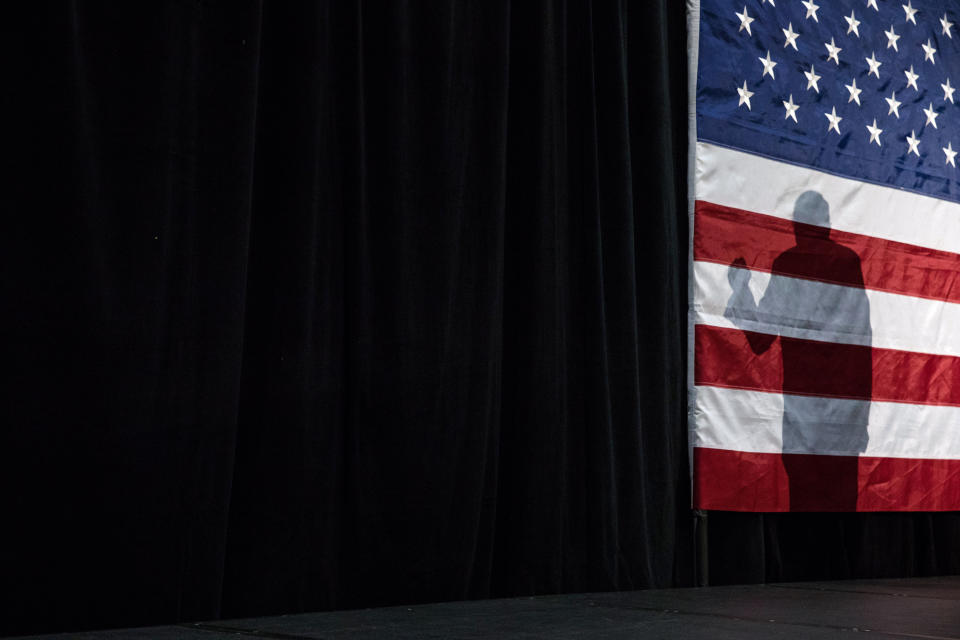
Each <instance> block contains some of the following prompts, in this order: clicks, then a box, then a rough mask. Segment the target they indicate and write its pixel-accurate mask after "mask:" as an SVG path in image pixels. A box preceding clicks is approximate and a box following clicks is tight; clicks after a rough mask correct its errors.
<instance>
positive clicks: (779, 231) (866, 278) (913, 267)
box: [693, 200, 960, 302]
mask: <svg viewBox="0 0 960 640" xmlns="http://www.w3.org/2000/svg"><path fill="white" fill-rule="evenodd" d="M819 233H822V230H819V232H818V227H815V226H812V225H808V224H802V223H794V222H792V221H790V220H784V219H782V218H777V217H774V216H769V215H765V214H761V213H754V212H751V211H744V210H742V209H733V208H731V207H724V206H721V205H717V204H713V203H710V202H705V201H700V200H698V201H697V203H696V212H695V223H694V239H693V256H694V259H695V260H700V261H703V262H715V263H718V264H731V263H733V261H734V260H736V259H738V258H742V259H743V260H745V261H746V266H747V267H749V268H750V269H753V270H755V271H766V272H769V273H778V274H781V275H788V276H793V277H799V278H808V279H812V280H822V281H824V282H831V283H834V284H843V285H848V286H855V287H865V288H867V289H876V290H878V291H889V292H892V293H900V294H905V295H910V296H915V297H918V298H930V299H934V300H946V301H949V302H960V280H958V278H957V274H958V273H960V255H958V254H955V253H949V252H946V251H937V250H935V249H928V248H926V247H918V246H916V245H910V244H905V243H903V242H894V241H892V240H883V239H880V238H874V237H871V236H865V235H860V234H856V233H848V232H845V231H837V230H835V229H833V230H831V231H830V240H831V242H824V241H817V240H816V237H817V236H818V235H819ZM796 234H800V236H802V237H804V238H808V239H809V240H808V246H806V247H805V248H804V251H803V252H800V253H801V255H793V256H791V258H792V259H791V260H790V261H789V264H785V263H784V261H781V264H780V265H778V268H776V269H775V268H774V260H776V259H777V257H779V256H781V255H783V253H784V252H785V251H787V250H788V249H791V248H793V247H795V246H796V245H797V239H796ZM837 244H839V245H841V246H844V247H847V248H848V249H851V250H853V251H854V252H855V253H856V254H857V255H858V256H859V257H860V262H861V268H862V282H861V281H859V279H860V274H859V273H857V271H858V270H857V269H856V268H850V265H849V264H841V263H840V260H841V257H838V255H837V253H836V252H835V251H831V250H830V249H831V248H835V247H836V245H837ZM831 261H832V262H833V263H834V264H831Z"/></svg>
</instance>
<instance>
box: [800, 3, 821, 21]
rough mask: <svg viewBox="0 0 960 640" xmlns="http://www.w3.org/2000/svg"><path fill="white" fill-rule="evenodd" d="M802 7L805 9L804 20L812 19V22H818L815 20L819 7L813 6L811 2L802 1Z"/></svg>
mask: <svg viewBox="0 0 960 640" xmlns="http://www.w3.org/2000/svg"><path fill="white" fill-rule="evenodd" d="M803 6H805V7H806V8H807V15H806V16H804V17H805V18H813V21H814V22H820V20H819V19H818V18H817V9H819V8H820V5H816V4H813V0H803Z"/></svg>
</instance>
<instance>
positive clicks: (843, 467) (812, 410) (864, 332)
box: [724, 191, 873, 511]
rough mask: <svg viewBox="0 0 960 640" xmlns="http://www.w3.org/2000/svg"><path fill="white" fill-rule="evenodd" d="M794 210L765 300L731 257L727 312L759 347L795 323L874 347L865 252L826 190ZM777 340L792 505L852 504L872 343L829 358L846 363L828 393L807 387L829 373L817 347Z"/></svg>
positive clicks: (829, 338)
mask: <svg viewBox="0 0 960 640" xmlns="http://www.w3.org/2000/svg"><path fill="white" fill-rule="evenodd" d="M793 219H794V222H793V227H794V236H795V238H796V246H793V247H791V248H790V249H787V250H786V251H784V252H783V253H781V254H780V255H779V256H777V258H776V259H775V260H774V262H773V266H772V269H771V274H772V275H771V278H770V283H769V284H768V285H767V288H766V290H765V291H764V293H763V296H762V297H761V299H760V302H759V303H756V302H755V301H754V297H753V294H752V293H751V292H750V289H749V282H750V271H749V270H748V269H746V268H745V267H746V266H747V265H746V262H745V261H744V260H743V259H742V258H738V259H737V260H735V261H734V263H733V264H732V265H731V267H730V269H729V271H728V274H727V277H728V279H729V281H730V284H731V286H732V287H733V294H732V295H731V297H730V300H729V302H728V304H727V309H726V311H725V313H724V315H725V316H726V317H727V318H728V319H730V320H731V321H733V322H734V324H735V325H736V326H737V327H738V328H740V329H741V330H744V331H745V335H746V337H747V339H748V341H749V343H750V348H751V349H752V350H753V352H754V353H756V354H758V355H759V354H761V353H763V352H765V351H766V350H767V349H769V348H770V346H771V345H772V344H773V341H774V340H776V339H778V335H779V334H780V332H781V331H783V330H785V329H790V328H794V329H802V330H806V331H805V334H806V335H810V336H815V338H814V339H817V340H821V341H824V342H834V341H838V342H847V341H848V340H849V341H850V342H853V343H855V344H860V345H865V346H867V347H869V346H870V343H871V336H872V331H871V326H870V302H869V300H868V299H867V295H866V291H865V290H864V288H863V271H862V269H861V263H860V257H859V256H858V255H857V254H856V252H854V251H853V250H851V249H849V248H847V247H844V246H842V245H840V244H837V243H836V242H834V241H832V240H831V239H830V206H829V204H828V203H827V201H826V200H825V199H824V198H823V196H822V195H821V194H820V193H818V192H816V191H807V192H805V193H803V194H801V195H800V197H799V198H797V201H796V203H795V204H794V213H793ZM817 282H819V283H843V284H842V285H841V284H829V285H828V286H822V285H817V284H815V283H817ZM745 321H747V322H745ZM748 328H752V329H754V330H753V331H748V330H747V329H748ZM757 328H760V331H759V332H758V331H756V329H757ZM787 333H790V332H789V331H787ZM779 340H780V347H781V352H782V358H783V360H782V367H783V427H782V438H783V440H782V442H783V464H784V469H785V471H786V474H787V477H788V478H789V492H790V494H789V495H790V506H789V508H790V511H813V510H818V511H855V510H856V506H857V493H858V477H857V475H858V473H857V472H858V460H857V456H858V454H860V453H862V452H864V451H865V450H866V448H867V442H868V433H867V425H868V422H869V417H870V397H871V390H872V380H873V371H872V357H871V354H870V349H860V350H857V351H856V352H855V353H854V354H853V355H851V353H850V352H849V350H848V351H846V352H845V353H844V355H843V361H842V362H839V361H838V362H836V363H831V365H835V367H836V371H835V372H834V374H836V373H838V372H842V375H843V376H844V377H845V378H846V379H845V380H844V384H843V387H844V390H845V393H846V396H847V397H844V398H827V397H818V396H812V395H809V394H808V395H802V390H803V389H805V388H809V380H810V378H811V376H817V375H828V374H829V373H830V372H827V371H823V370H822V369H823V362H822V360H814V359H813V358H815V357H818V356H811V349H809V348H808V346H806V343H807V340H801V339H797V338H791V337H788V336H783V335H779ZM821 353H822V352H821ZM820 357H822V356H820ZM812 453H816V454H820V455H818V456H812V455H810V454H812ZM823 454H826V456H827V457H824V456H823Z"/></svg>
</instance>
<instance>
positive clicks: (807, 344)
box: [694, 324, 960, 406]
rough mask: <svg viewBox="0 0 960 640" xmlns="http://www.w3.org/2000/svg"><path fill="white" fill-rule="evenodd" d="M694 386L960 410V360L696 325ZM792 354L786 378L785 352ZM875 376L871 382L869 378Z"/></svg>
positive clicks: (952, 357) (927, 354) (789, 358)
mask: <svg viewBox="0 0 960 640" xmlns="http://www.w3.org/2000/svg"><path fill="white" fill-rule="evenodd" d="M695 337H696V340H695V349H696V351H695V356H696V357H695V358H694V362H695V369H694V382H695V384H698V385H706V386H712V387H725V388H731V389H749V390H754V391H770V392H774V393H792V394H798V395H815V396H828V397H833V398H858V399H863V400H878V401H884V402H908V403H911V404H934V405H948V406H960V358H958V357H955V356H944V355H936V354H929V353H915V352H912V351H898V350H896V349H878V348H875V347H874V348H871V347H865V346H861V345H852V344H839V343H834V342H819V341H816V340H801V339H799V338H787V337H782V336H781V337H780V338H779V339H775V340H773V342H772V343H771V344H770V347H769V348H768V349H767V350H766V351H765V352H763V353H762V354H760V355H757V354H756V353H754V350H753V349H752V348H751V346H750V341H751V340H753V341H756V340H758V339H762V338H767V339H769V337H770V336H764V335H763V334H759V333H753V332H749V331H740V330H739V329H728V328H722V327H713V326H709V325H701V324H698V325H697V326H696V328H695ZM784 350H786V351H787V353H788V354H789V357H788V360H789V361H790V364H789V366H788V369H789V371H788V372H787V375H784V364H783V351H784ZM865 372H871V375H869V376H867V375H865Z"/></svg>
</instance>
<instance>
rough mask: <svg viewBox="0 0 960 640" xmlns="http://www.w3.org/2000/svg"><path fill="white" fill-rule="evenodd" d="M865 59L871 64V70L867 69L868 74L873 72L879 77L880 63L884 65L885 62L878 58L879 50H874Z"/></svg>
mask: <svg viewBox="0 0 960 640" xmlns="http://www.w3.org/2000/svg"><path fill="white" fill-rule="evenodd" d="M864 60H866V61H867V64H868V65H870V71H867V75H870V74H871V73H872V74H873V75H875V76H877V78H878V79H879V78H880V65H882V64H883V63H882V62H880V61H879V60H877V52H876V51H874V52H873V53H871V54H870V57H869V58H864Z"/></svg>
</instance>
